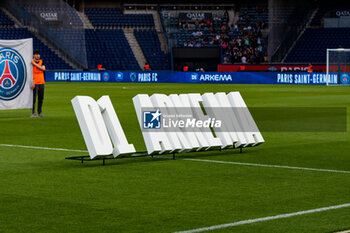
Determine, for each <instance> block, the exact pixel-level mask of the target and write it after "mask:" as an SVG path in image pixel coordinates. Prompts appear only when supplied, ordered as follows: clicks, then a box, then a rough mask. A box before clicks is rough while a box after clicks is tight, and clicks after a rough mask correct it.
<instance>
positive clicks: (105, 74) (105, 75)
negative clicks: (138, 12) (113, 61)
mask: <svg viewBox="0 0 350 233" xmlns="http://www.w3.org/2000/svg"><path fill="white" fill-rule="evenodd" d="M102 79H103V81H105V82H108V81H109V74H108V73H107V72H104V73H103V76H102Z"/></svg>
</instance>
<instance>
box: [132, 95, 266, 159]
mask: <svg viewBox="0 0 350 233" xmlns="http://www.w3.org/2000/svg"><path fill="white" fill-rule="evenodd" d="M133 102H134V107H135V111H136V114H137V118H138V121H139V125H140V128H141V131H142V135H143V138H144V141H145V144H146V148H147V152H148V154H163V153H172V152H178V153H181V152H189V151H200V150H209V149H216V148H226V147H229V146H233V147H235V148H237V147H248V146H257V145H259V144H261V143H263V142H264V139H263V137H262V135H261V133H260V131H259V130H258V128H257V126H256V124H255V122H254V119H253V117H252V116H251V114H250V112H249V110H248V108H247V106H246V104H245V102H244V100H243V98H242V96H241V95H240V93H239V92H231V93H229V94H227V95H226V94H225V93H223V92H220V93H217V94H213V93H205V94H203V95H200V94H196V93H191V94H180V95H177V94H171V95H169V96H167V95H164V94H153V95H152V96H151V97H149V96H148V95H147V94H138V95H136V96H135V97H134V98H133ZM201 104H202V105H203V107H204V110H205V112H206V114H207V115H205V114H204V113H203V112H202V111H200V109H201ZM143 108H147V109H148V108H149V109H154V111H155V109H157V108H158V109H159V108H161V109H162V111H166V114H168V115H169V114H170V115H174V114H176V109H177V108H181V109H183V108H188V111H190V113H191V114H190V115H192V116H194V117H195V118H197V119H201V120H205V119H207V118H208V117H212V118H216V119H220V118H221V119H223V125H222V127H223V128H222V129H221V130H220V131H219V130H217V131H215V129H214V131H215V135H214V134H213V133H211V132H205V131H196V132H192V131H190V130H185V131H184V130H183V129H182V130H181V128H179V130H178V131H176V132H168V131H167V130H166V129H164V130H159V131H157V129H155V130H152V131H148V130H143V112H142V111H143ZM237 108H239V109H243V110H244V111H242V110H239V111H237ZM220 109H225V110H223V111H220ZM231 109H232V111H231ZM217 111H219V112H217ZM245 129H254V131H253V132H249V131H247V132H246V130H245Z"/></svg>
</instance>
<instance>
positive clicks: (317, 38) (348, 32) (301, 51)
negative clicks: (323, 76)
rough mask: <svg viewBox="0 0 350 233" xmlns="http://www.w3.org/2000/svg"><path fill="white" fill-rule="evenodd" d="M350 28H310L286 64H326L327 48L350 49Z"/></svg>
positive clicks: (288, 57) (289, 55)
mask: <svg viewBox="0 0 350 233" xmlns="http://www.w3.org/2000/svg"><path fill="white" fill-rule="evenodd" d="M349 37H350V28H309V29H307V30H306V31H305V32H304V34H303V35H302V36H301V37H300V39H299V40H298V42H297V43H296V45H295V46H294V48H293V50H292V51H291V52H290V53H289V54H288V56H287V58H286V60H285V62H298V63H309V62H311V63H326V50H327V48H350V40H349Z"/></svg>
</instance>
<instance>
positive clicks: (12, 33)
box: [0, 28, 72, 70]
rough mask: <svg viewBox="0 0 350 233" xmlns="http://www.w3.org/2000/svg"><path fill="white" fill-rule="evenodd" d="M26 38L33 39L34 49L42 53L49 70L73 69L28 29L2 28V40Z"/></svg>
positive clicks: (0, 34) (0, 29) (0, 35)
mask: <svg viewBox="0 0 350 233" xmlns="http://www.w3.org/2000/svg"><path fill="white" fill-rule="evenodd" d="M25 38H33V49H34V50H39V51H40V54H41V57H42V59H43V60H44V62H45V66H46V68H47V69H48V70H56V69H72V67H71V66H70V65H68V64H67V63H66V62H65V61H63V60H62V59H61V58H60V57H59V56H57V54H55V53H54V52H53V51H52V50H51V49H49V48H48V47H47V46H46V45H45V44H43V43H42V42H41V41H40V40H39V39H38V38H37V37H36V36H34V35H33V34H32V33H31V32H30V31H28V30H27V29H26V28H0V39H4V40H13V39H25Z"/></svg>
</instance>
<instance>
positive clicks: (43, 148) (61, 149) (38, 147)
mask: <svg viewBox="0 0 350 233" xmlns="http://www.w3.org/2000/svg"><path fill="white" fill-rule="evenodd" d="M0 146H7V147H19V148H27V149H40V150H58V151H70V152H85V153H86V152H88V151H87V150H72V149H64V148H50V147H40V146H23V145H11V144H0Z"/></svg>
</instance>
